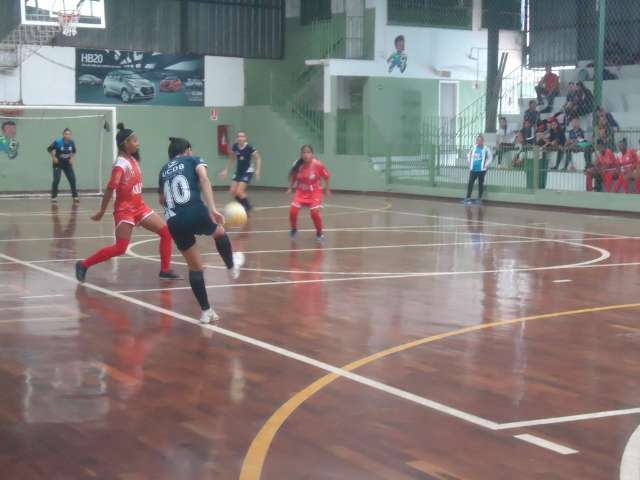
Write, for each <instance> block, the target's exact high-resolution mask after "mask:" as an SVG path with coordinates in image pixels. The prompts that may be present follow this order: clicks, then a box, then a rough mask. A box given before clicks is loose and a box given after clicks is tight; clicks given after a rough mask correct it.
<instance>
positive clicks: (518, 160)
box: [511, 130, 531, 168]
mask: <svg viewBox="0 0 640 480" xmlns="http://www.w3.org/2000/svg"><path fill="white" fill-rule="evenodd" d="M530 149H531V146H530V145H527V142H526V141H525V138H524V135H523V133H522V130H520V131H519V132H518V134H517V135H516V143H515V150H514V152H513V156H512V157H511V166H512V167H513V168H521V167H522V166H523V165H524V162H525V160H526V159H527V152H528V150H530Z"/></svg>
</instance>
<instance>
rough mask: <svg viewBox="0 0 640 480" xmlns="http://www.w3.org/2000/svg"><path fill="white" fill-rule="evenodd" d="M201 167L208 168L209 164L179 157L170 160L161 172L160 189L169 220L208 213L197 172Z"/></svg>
mask: <svg viewBox="0 0 640 480" xmlns="http://www.w3.org/2000/svg"><path fill="white" fill-rule="evenodd" d="M201 165H202V167H201V168H206V167H207V163H206V162H205V161H204V160H203V159H202V158H200V157H188V156H178V157H175V158H174V159H172V160H169V161H168V162H167V163H166V164H165V166H164V167H162V170H160V176H159V179H158V183H159V184H158V188H159V191H160V192H162V193H163V194H164V201H165V216H166V217H167V219H169V218H173V217H179V216H183V217H187V216H190V215H196V214H200V213H201V212H202V211H203V210H204V211H206V205H205V204H204V202H203V201H202V197H201V192H202V189H201V188H200V180H199V179H198V173H197V172H196V169H197V168H198V167H200V166H201Z"/></svg>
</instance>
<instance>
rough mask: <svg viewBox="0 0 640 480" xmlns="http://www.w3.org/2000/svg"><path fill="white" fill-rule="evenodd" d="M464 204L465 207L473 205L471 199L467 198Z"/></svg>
mask: <svg viewBox="0 0 640 480" xmlns="http://www.w3.org/2000/svg"><path fill="white" fill-rule="evenodd" d="M462 203H464V204H465V205H471V199H470V198H465V199H464V200H463V201H462Z"/></svg>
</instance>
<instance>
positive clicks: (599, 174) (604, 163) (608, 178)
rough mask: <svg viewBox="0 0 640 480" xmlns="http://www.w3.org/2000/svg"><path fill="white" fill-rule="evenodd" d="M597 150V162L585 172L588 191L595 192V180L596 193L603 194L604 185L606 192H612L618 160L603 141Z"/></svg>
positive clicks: (598, 144)
mask: <svg viewBox="0 0 640 480" xmlns="http://www.w3.org/2000/svg"><path fill="white" fill-rule="evenodd" d="M597 150H598V156H597V159H596V162H595V163H594V164H593V165H591V166H590V167H589V168H587V169H585V171H584V173H585V175H586V176H587V191H588V192H592V191H593V180H594V179H595V181H596V188H595V190H596V192H602V187H603V184H604V190H605V191H606V192H610V191H611V185H612V183H613V175H614V173H615V171H616V163H617V162H616V158H615V156H614V155H613V151H611V149H609V148H607V146H606V145H605V144H604V142H603V141H602V140H598V142H597Z"/></svg>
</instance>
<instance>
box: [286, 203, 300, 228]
mask: <svg viewBox="0 0 640 480" xmlns="http://www.w3.org/2000/svg"><path fill="white" fill-rule="evenodd" d="M299 213H300V208H299V207H294V206H293V205H291V208H290V209H289V225H291V230H295V231H297V230H298V214H299Z"/></svg>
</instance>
